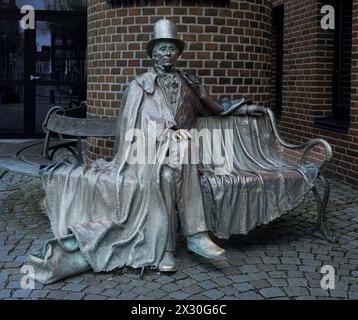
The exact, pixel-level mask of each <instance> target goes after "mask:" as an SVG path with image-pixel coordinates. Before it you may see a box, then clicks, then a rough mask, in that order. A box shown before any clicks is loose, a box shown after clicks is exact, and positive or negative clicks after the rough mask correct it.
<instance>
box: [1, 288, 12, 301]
mask: <svg viewBox="0 0 358 320" xmlns="http://www.w3.org/2000/svg"><path fill="white" fill-rule="evenodd" d="M10 297H11V290H0V300H1V299H5V298H10Z"/></svg>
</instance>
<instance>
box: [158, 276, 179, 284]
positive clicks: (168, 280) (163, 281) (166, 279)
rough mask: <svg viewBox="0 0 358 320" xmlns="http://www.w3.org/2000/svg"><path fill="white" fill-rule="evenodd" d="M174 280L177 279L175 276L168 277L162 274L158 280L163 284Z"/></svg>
mask: <svg viewBox="0 0 358 320" xmlns="http://www.w3.org/2000/svg"><path fill="white" fill-rule="evenodd" d="M174 280H175V279H174V278H171V277H168V276H161V277H159V278H158V279H157V280H156V281H157V282H160V283H162V284H166V283H169V282H173V281H174Z"/></svg>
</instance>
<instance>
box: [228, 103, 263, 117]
mask: <svg viewBox="0 0 358 320" xmlns="http://www.w3.org/2000/svg"><path fill="white" fill-rule="evenodd" d="M265 113H266V109H265V108H264V107H262V106H257V105H255V104H250V105H247V104H244V105H242V106H241V107H239V108H238V109H236V110H235V113H234V114H235V115H239V116H246V115H249V116H261V115H263V114H265Z"/></svg>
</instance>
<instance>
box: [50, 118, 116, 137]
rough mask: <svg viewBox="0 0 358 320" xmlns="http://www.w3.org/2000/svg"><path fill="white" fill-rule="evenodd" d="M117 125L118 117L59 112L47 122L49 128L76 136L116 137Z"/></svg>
mask: <svg viewBox="0 0 358 320" xmlns="http://www.w3.org/2000/svg"><path fill="white" fill-rule="evenodd" d="M116 126H117V120H116V119H86V118H72V117H66V116H63V115H60V114H57V113H54V114H52V115H51V116H50V119H49V120H48V122H47V129H48V130H50V131H52V132H56V133H59V134H64V135H70V136H76V137H114V136H115V135H116Z"/></svg>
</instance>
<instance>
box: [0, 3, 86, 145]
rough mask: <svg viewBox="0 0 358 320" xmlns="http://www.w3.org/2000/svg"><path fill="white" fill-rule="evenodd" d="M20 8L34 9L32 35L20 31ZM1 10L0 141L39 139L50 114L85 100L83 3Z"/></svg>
mask: <svg viewBox="0 0 358 320" xmlns="http://www.w3.org/2000/svg"><path fill="white" fill-rule="evenodd" d="M60 3H61V5H60ZM23 4H31V5H33V6H34V8H35V9H36V11H35V17H36V24H35V29H27V30H24V29H22V27H21V25H20V20H21V18H22V15H21V14H20V10H19V9H20V8H21V5H23ZM0 9H1V10H0V138H35V137H39V136H42V135H43V132H42V128H41V125H42V122H43V120H44V118H45V115H46V113H47V111H48V110H49V109H50V108H52V107H53V106H58V105H61V106H68V105H69V104H70V103H71V102H72V101H75V102H80V101H83V100H86V65H85V61H86V47H87V15H86V10H85V1H83V0H67V1H65V2H59V1H52V0H51V1H47V0H46V1H30V0H26V1H22V0H16V1H15V0H13V1H9V2H8V4H7V5H6V6H5V7H2V5H1V1H0Z"/></svg>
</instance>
